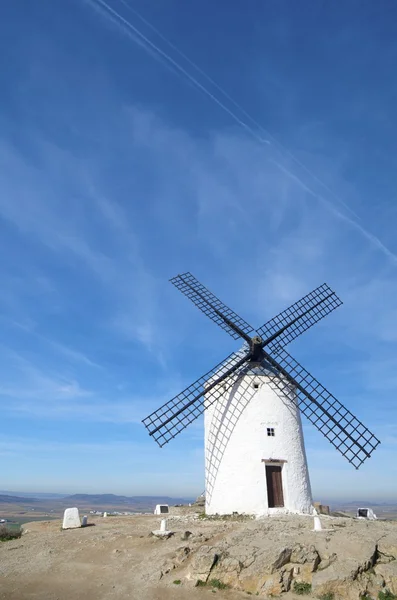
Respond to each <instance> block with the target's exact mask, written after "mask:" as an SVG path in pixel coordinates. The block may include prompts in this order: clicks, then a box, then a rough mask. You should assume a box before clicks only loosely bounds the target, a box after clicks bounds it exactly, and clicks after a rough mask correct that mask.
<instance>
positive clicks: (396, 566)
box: [375, 560, 397, 595]
mask: <svg viewBox="0 0 397 600" xmlns="http://www.w3.org/2000/svg"><path fill="white" fill-rule="evenodd" d="M375 573H376V575H378V577H380V578H381V579H383V581H384V584H385V586H386V587H387V589H388V590H390V591H391V593H392V594H396V595H397V560H393V561H392V562H389V563H383V564H382V563H381V564H377V565H376V567H375Z"/></svg>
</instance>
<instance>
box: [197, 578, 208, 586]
mask: <svg viewBox="0 0 397 600" xmlns="http://www.w3.org/2000/svg"><path fill="white" fill-rule="evenodd" d="M205 585H207V584H206V583H205V581H203V580H202V579H197V581H196V587H204V586H205Z"/></svg>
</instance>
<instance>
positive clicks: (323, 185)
mask: <svg viewBox="0 0 397 600" xmlns="http://www.w3.org/2000/svg"><path fill="white" fill-rule="evenodd" d="M118 1H119V2H120V3H121V4H123V6H125V7H126V8H127V10H129V11H130V12H132V13H133V14H134V15H135V16H136V17H137V18H138V19H140V21H142V23H144V24H145V25H146V26H147V27H149V28H150V29H151V30H152V31H154V33H155V34H156V35H158V36H159V38H161V39H162V40H163V41H164V42H165V43H166V44H167V45H168V46H169V47H170V48H172V50H174V51H175V52H176V53H177V54H179V56H181V57H182V58H183V59H184V60H185V61H186V62H187V63H188V64H189V65H190V66H191V67H193V68H194V69H195V70H196V71H197V72H198V73H200V75H201V76H202V77H204V79H206V80H207V81H208V82H209V83H210V84H211V85H213V86H214V87H215V88H216V89H217V90H218V91H219V92H220V93H221V94H222V95H223V96H224V97H225V98H226V99H227V100H228V101H229V102H230V103H231V104H233V106H235V107H236V108H237V109H238V110H239V111H240V112H241V113H242V114H243V115H244V116H245V117H246V118H247V119H248V120H249V121H250V122H251V124H252V125H255V127H257V128H258V129H259V131H260V132H261V133H262V134H263V135H264V136H266V137H268V138H270V140H271V141H272V142H273V143H274V144H275V145H276V146H278V147H279V148H280V149H281V150H282V151H283V152H284V153H285V154H286V155H287V156H288V157H289V158H291V159H292V160H293V161H294V162H295V163H296V164H297V165H299V167H301V168H302V169H303V170H304V171H306V173H307V174H308V175H310V177H312V178H313V179H314V181H316V182H317V183H319V184H320V185H321V186H322V187H323V188H324V189H325V190H327V192H328V193H329V194H331V196H333V197H334V198H335V200H337V201H338V202H340V203H341V204H342V205H343V206H344V207H345V208H346V209H347V210H348V211H350V212H351V213H352V214H353V215H354V216H355V217H357V218H358V219H359V218H360V217H359V215H357V214H356V213H355V212H354V211H353V210H352V208H351V207H350V206H349V205H348V204H346V203H345V202H344V201H343V200H342V199H341V198H340V197H339V196H338V195H337V194H335V192H334V191H332V190H331V188H330V187H328V186H327V184H325V183H324V181H322V180H321V179H319V178H318V177H317V176H316V174H315V173H313V171H311V170H310V169H309V168H308V167H307V166H306V165H305V164H303V163H302V162H301V161H300V160H299V159H298V158H297V157H296V156H295V155H294V154H293V153H292V152H291V151H290V150H289V149H288V148H287V147H286V146H284V145H283V144H282V143H281V142H280V141H279V140H278V139H277V138H275V137H274V135H272V134H271V133H270V131H269V130H267V129H266V128H265V127H264V126H263V125H262V124H261V123H259V122H258V121H256V120H255V119H254V117H253V116H252V115H250V114H249V113H248V112H247V111H246V110H245V108H243V107H242V106H241V104H239V103H238V102H237V101H236V100H235V99H234V98H232V96H230V94H229V93H228V92H227V91H226V90H225V89H224V88H223V87H222V86H220V85H219V84H218V83H217V82H216V81H214V79H212V77H210V76H209V75H208V74H207V73H206V72H205V71H203V69H201V68H200V67H199V66H198V65H197V64H196V63H195V62H194V61H193V60H191V59H190V58H189V57H188V56H187V55H186V54H185V53H184V52H182V50H180V49H179V48H178V47H177V46H175V44H173V43H172V42H171V41H170V40H169V39H168V38H167V37H166V36H165V35H164V34H163V33H161V31H159V30H158V29H157V28H156V27H155V26H154V25H153V24H152V23H150V21H148V20H147V19H145V17H143V16H142V15H141V14H140V13H139V12H138V11H137V10H136V8H133V7H132V6H131V5H130V4H129V3H128V2H127V1H126V0H118ZM261 142H262V143H265V144H266V143H267V144H270V141H269V140H266V139H264V138H262V139H261Z"/></svg>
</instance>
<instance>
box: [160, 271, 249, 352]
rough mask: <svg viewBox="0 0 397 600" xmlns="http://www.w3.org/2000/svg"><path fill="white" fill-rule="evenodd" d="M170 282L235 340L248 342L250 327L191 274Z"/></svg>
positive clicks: (185, 274) (180, 276)
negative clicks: (241, 339) (240, 339)
mask: <svg viewBox="0 0 397 600" xmlns="http://www.w3.org/2000/svg"><path fill="white" fill-rule="evenodd" d="M170 282H171V283H172V284H173V285H174V286H175V287H176V288H178V290H179V291H180V292H182V294H185V296H187V297H188V298H189V300H191V301H192V302H193V304H195V305H196V306H197V308H199V309H200V310H201V311H202V312H203V313H204V314H205V315H207V317H209V318H210V319H211V320H212V321H214V323H216V324H217V325H219V327H221V328H222V329H223V330H224V331H226V332H227V333H228V334H229V335H231V336H232V338H234V339H235V340H238V339H239V338H240V337H242V338H243V339H245V340H246V341H249V339H250V338H249V334H250V333H252V331H253V329H252V327H251V325H249V324H248V323H247V321H244V319H242V318H241V317H239V316H238V315H237V314H236V313H235V312H234V311H233V310H232V309H231V308H229V307H228V306H226V304H223V302H221V301H220V300H219V298H217V297H216V296H215V295H214V294H213V293H212V292H210V291H209V290H208V289H207V288H206V287H204V286H203V285H202V284H201V283H200V282H199V281H198V280H197V279H196V278H195V277H193V275H192V274H191V273H183V275H177V276H176V277H174V278H173V279H170Z"/></svg>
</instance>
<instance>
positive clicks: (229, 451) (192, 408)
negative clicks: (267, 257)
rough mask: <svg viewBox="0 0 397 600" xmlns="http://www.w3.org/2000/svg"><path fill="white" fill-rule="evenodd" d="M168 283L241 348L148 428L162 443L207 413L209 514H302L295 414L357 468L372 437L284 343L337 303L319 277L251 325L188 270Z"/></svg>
mask: <svg viewBox="0 0 397 600" xmlns="http://www.w3.org/2000/svg"><path fill="white" fill-rule="evenodd" d="M171 282H172V283H173V285H175V287H176V288H178V289H179V290H180V291H181V292H182V293H183V294H185V295H186V296H187V297H188V298H189V300H191V301H192V302H193V303H194V304H195V305H196V306H197V308H199V309H200V310H201V311H202V312H203V313H204V314H205V315H206V316H207V317H209V318H210V319H211V320H212V321H214V322H215V323H216V324H217V325H219V327H221V328H222V329H223V330H224V331H226V333H228V334H229V335H230V336H231V337H232V338H233V339H235V340H241V339H243V340H244V342H245V345H244V346H243V350H242V351H239V352H232V354H230V355H229V356H228V357H227V358H226V359H224V360H223V361H221V362H220V363H219V364H218V365H216V366H215V367H214V368H213V369H211V370H210V371H209V372H208V373H205V375H203V376H202V377H200V378H199V379H197V381H195V382H194V383H192V384H191V385H190V386H188V387H187V388H186V389H185V390H183V392H181V393H180V394H178V395H177V396H175V397H174V398H172V399H171V400H169V401H168V402H166V403H165V404H164V405H163V406H161V407H160V408H159V409H158V410H156V411H155V412H153V413H152V414H150V415H149V416H148V417H146V418H145V419H144V420H143V423H144V425H145V427H146V428H147V429H148V431H149V434H150V435H151V436H152V437H153V438H154V439H155V440H156V442H157V443H158V444H159V446H164V444H167V443H168V442H169V441H170V440H172V439H173V438H174V437H175V436H176V435H178V434H179V433H180V432H181V431H182V430H183V429H184V428H185V427H187V426H188V425H189V424H190V423H192V421H194V420H195V419H196V418H197V417H198V416H200V415H201V414H202V413H203V412H204V411H205V453H206V492H205V493H206V512H208V514H214V513H219V514H228V513H232V512H234V511H237V512H240V513H247V514H257V515H259V514H271V512H272V511H275V510H276V511H278V510H282V511H287V512H309V511H310V507H311V494H310V480H309V474H308V469H307V464H306V454H305V449H304V440H303V433H302V425H301V420H300V414H301V413H303V414H304V415H305V416H306V417H307V419H308V420H309V421H310V422H311V423H312V424H313V425H314V426H315V427H316V428H317V429H318V430H319V431H320V432H321V433H322V434H323V435H324V437H325V438H326V439H327V440H328V441H329V442H331V444H332V445H333V446H334V448H336V450H338V451H339V452H340V453H341V454H342V455H343V456H344V457H345V458H346V459H347V460H348V461H349V462H350V463H351V464H352V465H353V466H354V467H355V468H356V469H358V468H359V467H360V465H361V464H362V463H363V462H364V461H365V460H367V458H369V457H370V456H371V453H372V452H373V451H374V450H375V448H376V447H377V446H378V444H379V443H380V442H379V440H378V439H377V438H376V437H375V436H374V435H373V434H372V433H371V432H370V431H369V429H367V427H365V425H363V423H361V421H359V420H358V419H357V417H355V416H354V415H353V414H352V413H351V412H350V411H349V410H348V409H347V408H345V407H344V406H343V405H342V404H341V403H340V402H339V401H338V400H337V399H336V398H335V397H334V396H333V395H332V394H331V393H330V392H328V390H326V389H325V387H324V386H322V385H321V383H320V382H319V381H318V380H317V379H315V378H314V377H313V376H312V375H311V374H310V373H309V372H308V371H307V370H306V369H305V368H304V367H303V366H302V365H301V364H299V363H298V361H296V360H295V359H294V358H293V357H292V356H291V355H290V354H289V353H288V352H287V350H286V349H285V347H286V346H287V344H289V343H290V342H292V341H293V340H294V339H296V338H297V337H298V336H299V335H301V334H302V333H304V332H305V331H307V330H308V329H310V327H312V325H314V324H315V323H318V321H320V320H321V319H322V318H323V317H325V316H327V315H328V314H329V313H331V312H332V311H333V310H335V309H336V308H338V307H339V306H340V305H341V304H342V302H341V300H340V299H339V298H338V296H337V295H336V294H335V292H333V291H332V290H331V289H330V288H329V287H328V286H327V285H326V284H325V283H324V284H323V285H320V286H319V287H318V288H316V289H315V290H313V291H312V292H310V293H309V294H307V295H306V296H304V297H303V298H302V299H301V300H299V301H298V302H295V304H292V306H290V307H289V308H287V309H286V310H284V311H282V312H281V313H279V314H278V315H277V316H275V317H273V319H271V320H270V321H268V322H267V323H265V324H264V325H262V327H260V328H259V329H258V330H257V332H255V331H254V329H253V327H251V325H250V324H249V323H247V321H245V320H244V319H242V318H241V317H240V316H239V315H237V314H236V313H235V312H234V311H232V310H231V309H230V308H229V307H227V306H226V305H225V304H223V302H221V301H220V300H219V298H217V297H216V296H215V295H214V294H212V293H211V292H210V291H209V290H208V289H207V288H206V287H204V286H203V285H202V284H201V283H200V282H199V281H197V279H196V278H195V277H193V275H192V274H191V273H184V274H183V275H177V276H176V277H174V278H173V279H171ZM247 367H248V369H247Z"/></svg>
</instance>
